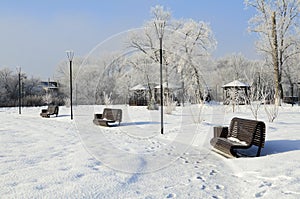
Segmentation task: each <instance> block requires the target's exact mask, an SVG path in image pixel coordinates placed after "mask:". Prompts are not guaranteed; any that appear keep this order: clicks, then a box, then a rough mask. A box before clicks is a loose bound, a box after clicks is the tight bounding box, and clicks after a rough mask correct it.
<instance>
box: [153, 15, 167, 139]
mask: <svg viewBox="0 0 300 199" xmlns="http://www.w3.org/2000/svg"><path fill="white" fill-rule="evenodd" d="M154 25H155V29H156V33H157V36H158V38H159V56H160V59H159V63H160V125H161V131H160V132H161V134H164V118H163V115H164V110H163V107H164V102H163V80H162V79H163V76H162V56H163V55H162V39H163V35H164V28H165V21H163V20H156V21H154Z"/></svg>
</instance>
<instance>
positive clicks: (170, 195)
mask: <svg viewBox="0 0 300 199" xmlns="http://www.w3.org/2000/svg"><path fill="white" fill-rule="evenodd" d="M166 198H176V194H175V193H169V194H168V195H167V197H166Z"/></svg>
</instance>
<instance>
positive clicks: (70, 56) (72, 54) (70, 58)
mask: <svg viewBox="0 0 300 199" xmlns="http://www.w3.org/2000/svg"><path fill="white" fill-rule="evenodd" d="M66 53H67V57H68V60H69V62H70V106H71V120H73V102H72V61H73V57H74V51H72V50H67V51H66Z"/></svg>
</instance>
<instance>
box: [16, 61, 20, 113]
mask: <svg viewBox="0 0 300 199" xmlns="http://www.w3.org/2000/svg"><path fill="white" fill-rule="evenodd" d="M17 70H18V78H19V114H21V67H20V68H18V69H17Z"/></svg>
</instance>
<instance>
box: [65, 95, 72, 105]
mask: <svg viewBox="0 0 300 199" xmlns="http://www.w3.org/2000/svg"><path fill="white" fill-rule="evenodd" d="M64 104H65V106H66V107H70V106H71V100H70V98H68V97H65V98H64Z"/></svg>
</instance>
